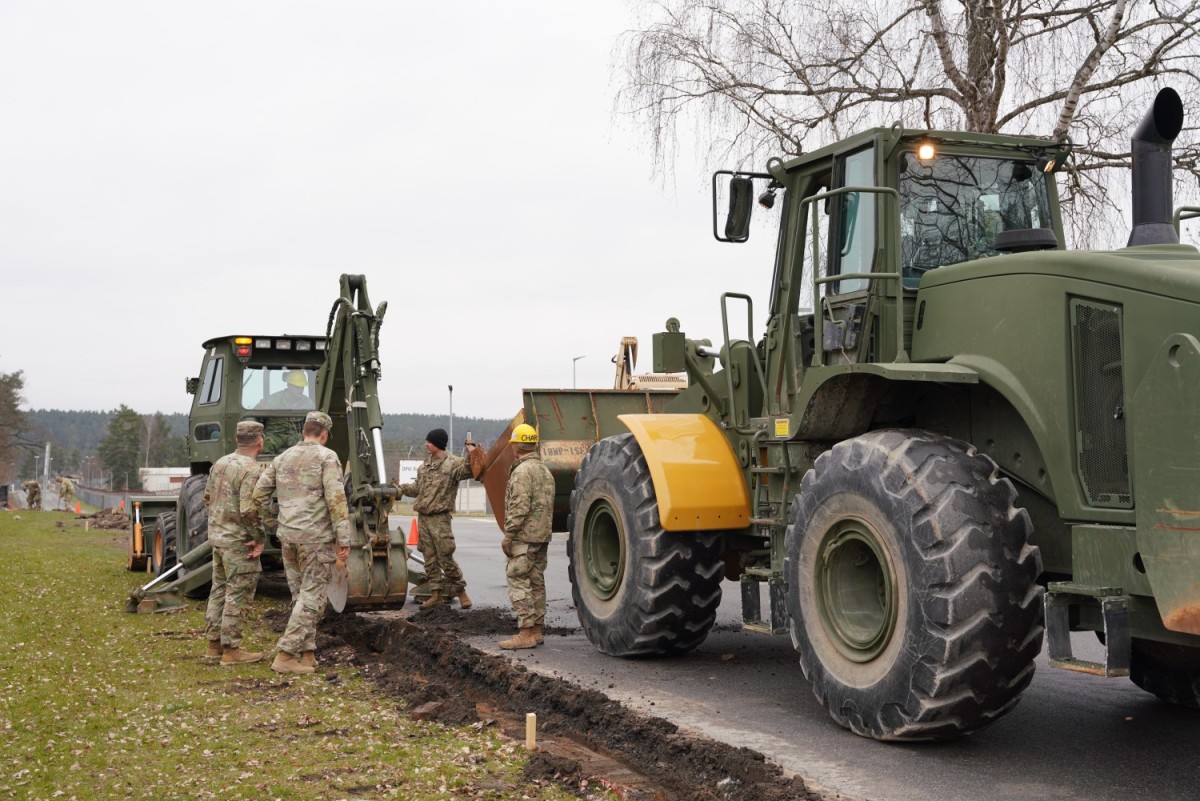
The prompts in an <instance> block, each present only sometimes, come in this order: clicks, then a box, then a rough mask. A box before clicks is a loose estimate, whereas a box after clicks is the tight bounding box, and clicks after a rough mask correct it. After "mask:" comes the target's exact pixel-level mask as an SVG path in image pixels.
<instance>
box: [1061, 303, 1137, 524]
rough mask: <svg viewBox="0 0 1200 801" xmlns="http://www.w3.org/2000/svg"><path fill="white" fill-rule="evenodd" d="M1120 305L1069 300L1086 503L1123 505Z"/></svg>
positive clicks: (1126, 493)
mask: <svg viewBox="0 0 1200 801" xmlns="http://www.w3.org/2000/svg"><path fill="white" fill-rule="evenodd" d="M1121 322H1122V320H1121V307H1120V306H1114V305H1112V304H1110V303H1101V302H1098V301H1091V300H1082V299H1078V298H1076V299H1073V300H1072V301H1071V345H1072V355H1073V357H1074V372H1075V424H1076V449H1077V454H1078V457H1079V479H1080V481H1081V482H1082V484H1083V489H1084V494H1085V495H1086V497H1087V500H1088V503H1090V504H1092V505H1093V506H1105V507H1114V508H1121V509H1128V508H1130V507H1132V506H1133V496H1132V494H1131V493H1130V488H1129V449H1128V444H1127V442H1126V434H1125V381H1124V374H1125V371H1124V351H1123V347H1122V339H1121Z"/></svg>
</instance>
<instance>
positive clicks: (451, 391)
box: [447, 384, 454, 453]
mask: <svg viewBox="0 0 1200 801" xmlns="http://www.w3.org/2000/svg"><path fill="white" fill-rule="evenodd" d="M447 387H448V388H449V389H450V443H449V445H448V446H447V447H448V448H449V449H450V452H451V453H454V385H453V384H447Z"/></svg>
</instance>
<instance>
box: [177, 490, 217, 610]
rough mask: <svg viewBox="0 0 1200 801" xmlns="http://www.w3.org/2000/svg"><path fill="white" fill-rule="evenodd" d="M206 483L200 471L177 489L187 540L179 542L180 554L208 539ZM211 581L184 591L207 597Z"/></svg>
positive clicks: (186, 593) (197, 596)
mask: <svg viewBox="0 0 1200 801" xmlns="http://www.w3.org/2000/svg"><path fill="white" fill-rule="evenodd" d="M207 484H208V476H207V475H205V474H203V473H201V474H199V475H195V476H188V478H187V480H185V481H184V482H183V487H182V488H180V490H179V501H180V503H182V504H183V513H184V515H185V525H186V527H187V534H186V536H187V541H186V542H181V543H180V545H181V546H182V548H183V549H182V550H181V551H180V554H181V555H182V554H185V553H187V552H188V551H190V550H192V549H194V548H198V547H200V546H201V545H203V544H204V543H205V542H207V541H208V509H207V508H206V507H205V506H204V488H205V486H206V485H207ZM210 589H212V584H211V583H204V584H201V585H200V586H198V587H193V588H192V589H190V590H188V591H187V592H185V593H184V596H185V597H187V598H207V597H208V592H209V590H210Z"/></svg>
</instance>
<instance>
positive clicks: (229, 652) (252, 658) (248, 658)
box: [221, 648, 263, 667]
mask: <svg viewBox="0 0 1200 801" xmlns="http://www.w3.org/2000/svg"><path fill="white" fill-rule="evenodd" d="M262 658H263V655H262V652H261V651H247V650H245V649H243V648H226V649H225V653H223V654H221V666H222V667H228V666H229V665H245V664H248V663H250V662H257V661H258V660H260V659H262Z"/></svg>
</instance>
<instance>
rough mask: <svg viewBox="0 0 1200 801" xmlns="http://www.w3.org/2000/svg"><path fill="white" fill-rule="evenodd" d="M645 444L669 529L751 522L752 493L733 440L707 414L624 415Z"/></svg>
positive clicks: (660, 510) (664, 522) (739, 525)
mask: <svg viewBox="0 0 1200 801" xmlns="http://www.w3.org/2000/svg"><path fill="white" fill-rule="evenodd" d="M617 419H618V420H620V421H621V422H622V423H624V424H625V425H626V427H628V428H629V430H630V432H632V433H633V436H634V438H635V439H636V440H637V443H638V445H640V446H641V448H642V454H643V455H644V456H645V457H646V465H647V466H648V467H649V468H650V479H651V480H652V481H653V482H654V494H655V495H656V496H657V498H658V514H659V517H660V519H661V520H662V526H663V528H664V529H665V530H667V531H713V530H718V529H740V528H745V527H746V526H748V525H750V493H749V491H748V490H747V488H746V479H745V478H744V477H743V474H742V469H741V467H740V466H739V465H738V461H737V456H736V455H735V454H734V452H733V448H732V447H731V446H730V444H729V440H727V439H726V438H725V435H724V434H723V433H721V429H719V428H717V424H716V423H714V422H713V421H712V420H711V419H710V418H709V417H707V416H705V415H703V414H622V415H619V416H618V417H617Z"/></svg>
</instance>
